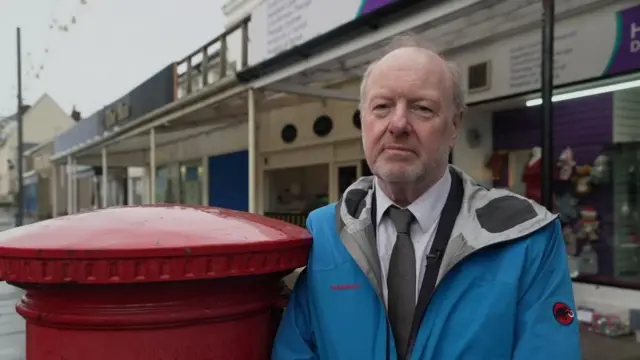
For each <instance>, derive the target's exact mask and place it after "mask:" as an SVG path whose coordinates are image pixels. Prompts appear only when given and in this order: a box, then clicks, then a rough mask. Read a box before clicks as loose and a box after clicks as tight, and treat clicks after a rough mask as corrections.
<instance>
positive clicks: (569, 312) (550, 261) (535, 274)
mask: <svg viewBox="0 0 640 360" xmlns="http://www.w3.org/2000/svg"><path fill="white" fill-rule="evenodd" d="M530 244H531V245H530V247H529V248H528V249H527V250H528V251H527V257H526V260H525V264H523V266H524V269H526V270H524V272H523V275H522V278H521V280H520V289H519V302H518V311H517V315H516V317H517V318H516V327H515V344H514V345H515V346H514V352H513V358H512V359H513V360H534V359H536V360H537V359H549V360H552V359H562V360H580V359H582V356H581V350H580V330H579V325H578V319H577V315H576V314H575V304H574V299H573V289H572V283H571V278H570V276H569V265H568V261H567V253H566V249H565V244H564V238H563V236H562V233H561V229H560V224H559V222H558V221H554V222H553V223H552V224H550V225H548V226H546V227H545V228H544V229H542V230H540V231H538V232H537V233H536V234H534V235H532V238H531V239H530Z"/></svg>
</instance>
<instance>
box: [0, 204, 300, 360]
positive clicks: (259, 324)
mask: <svg viewBox="0 0 640 360" xmlns="http://www.w3.org/2000/svg"><path fill="white" fill-rule="evenodd" d="M131 209H134V208H119V209H109V210H104V211H98V212H94V213H88V214H81V215H74V216H69V217H66V219H65V220H62V221H61V220H60V219H53V220H49V221H53V222H55V221H58V223H49V224H47V222H46V221H45V222H42V223H38V224H34V225H30V226H32V228H31V229H21V230H20V231H16V232H14V234H13V235H14V236H12V234H11V231H9V232H8V235H7V234H0V279H2V280H7V281H9V282H10V283H12V284H14V285H16V286H18V287H21V288H24V289H25V290H26V294H25V295H24V297H23V298H22V300H21V301H20V302H19V303H18V304H17V306H16V309H17V311H18V312H19V313H20V315H22V316H23V317H24V318H25V319H26V320H27V359H28V360H45V359H61V358H64V359H67V360H103V359H104V360H107V359H109V360H110V359H119V360H130V359H131V360H133V359H150V360H151V359H154V360H162V359H180V360H182V359H185V360H186V359H190V360H206V359H238V360H267V359H268V358H269V352H270V348H271V342H272V338H273V334H274V329H275V319H276V315H277V313H278V311H279V309H278V308H277V306H278V305H279V304H280V295H281V293H280V287H279V284H280V279H281V278H282V276H283V275H284V274H286V273H289V272H290V271H292V270H293V269H295V268H297V267H300V266H304V265H305V264H306V261H307V257H308V251H309V246H310V235H309V234H308V232H306V230H303V229H300V228H297V227H293V226H291V225H288V224H285V223H281V222H279V221H276V220H272V219H266V218H262V217H259V216H256V215H247V214H244V213H236V212H229V211H222V210H219V209H217V210H215V211H213V210H210V209H200V208H186V209H185V208H176V207H171V208H166V207H162V206H150V207H147V208H146V209H145V210H146V211H144V212H140V211H137V210H136V211H130V210H131ZM135 209H138V210H140V209H141V208H135ZM172 209H173V210H172ZM177 209H181V211H182V212H178V211H179V210H177ZM185 211H186V212H185ZM174 212H178V213H177V214H174ZM91 214H93V215H91ZM98 215H102V216H101V218H107V219H108V218H109V215H110V216H112V217H114V218H122V217H127V218H129V220H128V221H129V223H130V224H129V225H135V224H140V221H141V220H144V221H143V222H144V223H146V224H150V223H153V221H154V220H157V219H166V217H167V216H174V215H175V216H177V217H184V216H187V218H191V220H192V222H191V224H193V221H196V222H198V221H205V220H207V219H208V218H207V217H203V216H204V215H207V216H209V217H215V218H216V221H215V222H214V224H212V223H211V222H209V226H205V225H202V224H201V225H197V226H193V225H191V226H190V225H189V224H188V223H185V225H180V226H177V225H176V226H173V231H171V232H169V233H167V232H166V231H165V232H164V235H159V234H156V233H155V231H150V232H148V231H147V232H146V233H145V234H144V236H147V237H149V236H150V237H151V238H150V239H149V240H147V241H141V240H140V239H139V238H138V239H137V240H136V241H137V243H138V245H132V244H130V243H128V242H126V241H125V242H124V243H123V242H122V241H123V240H120V241H119V242H117V243H118V246H119V248H118V249H116V250H114V249H111V251H104V249H99V247H100V246H101V245H102V244H103V243H105V242H110V241H111V240H108V241H107V240H105V239H114V237H113V236H114V235H113V234H114V233H113V232H111V235H107V236H106V238H105V239H103V240H102V242H101V241H94V243H93V245H91V243H89V242H86V243H85V242H77V241H76V242H74V241H70V242H69V241H67V242H63V244H61V246H60V247H57V248H53V246H52V245H51V244H48V245H47V246H48V247H49V248H46V249H43V248H42V246H38V245H42V241H43V238H42V236H43V235H44V234H46V233H47V230H49V232H51V231H53V232H54V233H55V232H56V231H58V232H60V231H61V229H67V228H69V226H71V225H73V224H76V223H79V222H83V220H84V223H85V225H86V224H87V222H89V223H90V222H91V221H94V220H96V219H94V218H97V216H98ZM160 215H162V216H160ZM136 217H137V219H136ZM238 219H240V220H241V221H238ZM208 220H209V221H210V220H211V219H208ZM165 221H166V220H165ZM101 222H103V221H101ZM178 223H180V222H176V223H174V225H175V224H178ZM167 226H168V227H171V226H170V225H167V224H165V225H164V226H158V229H156V230H161V231H162V230H167ZM225 226H231V227H232V228H233V229H234V231H224V232H222V231H220V229H221V228H223V229H224V228H225ZM243 226H244V227H247V229H244V231H243V229H242V227H243ZM80 228H81V229H80V231H76V234H75V236H76V237H77V238H82V237H83V235H87V234H84V233H83V231H82V226H80ZM89 228H91V227H89ZM194 228H195V231H194ZM91 229H92V233H95V228H91ZM104 229H105V231H107V232H108V231H109V226H108V222H106V223H105V225H104ZM113 230H114V228H113V227H111V231H113ZM121 230H122V229H120V230H118V231H116V232H115V234H120V235H122V232H121ZM147 230H149V229H147ZM204 230H208V231H209V234H208V235H207V234H205V233H203V234H201V236H202V238H201V239H199V240H195V241H194V236H195V235H197V234H199V233H200V232H203V231H204ZM131 231H132V235H135V234H136V233H137V235H142V234H141V233H140V229H139V228H138V229H137V230H131ZM145 231H146V230H145ZM145 231H142V232H145ZM69 234H71V232H69ZM154 234H155V235H156V236H155V237H154V236H153V235H154ZM171 235H172V236H174V238H173V240H171V241H170V240H168V239H170V237H169V236H171ZM216 235H217V237H216V238H215V240H213V238H210V237H211V236H216ZM247 235H251V236H252V237H247ZM70 236H73V235H70ZM180 237H186V238H189V239H190V240H191V241H192V243H189V242H188V241H185V242H184V246H181V247H177V246H174V245H175V243H176V242H177V241H176V240H175V238H180ZM25 239H26V240H25ZM93 239H94V240H95V236H94V237H93ZM231 239H237V241H236V242H234V241H231ZM67 240H70V239H67ZM140 242H141V243H142V245H139V243H140ZM208 242H211V244H210V245H209V244H208ZM20 243H22V245H23V246H22V247H19V244H20ZM71 243H73V245H72V244H71ZM79 244H82V245H79ZM149 244H150V246H147V245H149ZM156 245H157V246H156ZM154 247H160V248H161V251H153V248H154ZM25 255H31V256H25Z"/></svg>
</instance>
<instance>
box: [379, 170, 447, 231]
mask: <svg viewBox="0 0 640 360" xmlns="http://www.w3.org/2000/svg"><path fill="white" fill-rule="evenodd" d="M374 184H375V196H376V209H377V210H376V226H379V225H380V221H381V220H382V216H383V215H384V213H385V212H386V211H387V208H389V207H390V206H392V205H395V204H394V203H393V201H391V199H389V197H388V196H387V194H385V193H384V192H383V191H382V189H381V188H380V185H379V184H378V178H377V177H376V178H375V181H374ZM450 188H451V174H450V173H449V171H448V170H447V171H445V173H444V176H443V177H441V178H440V180H438V182H437V183H435V185H433V186H432V187H431V188H429V190H427V191H425V192H424V194H422V195H420V197H419V198H417V199H416V201H414V202H413V203H411V205H409V206H407V209H409V210H410V211H411V213H412V214H413V216H415V217H416V220H418V224H419V225H420V229H421V230H422V232H426V231H427V230H429V229H430V228H431V227H432V226H433V225H434V224H435V222H436V220H437V219H438V218H439V217H440V213H441V212H442V209H443V208H444V204H445V203H446V202H447V196H448V195H449V190H450ZM396 206H398V205H396ZM398 207H401V206H398Z"/></svg>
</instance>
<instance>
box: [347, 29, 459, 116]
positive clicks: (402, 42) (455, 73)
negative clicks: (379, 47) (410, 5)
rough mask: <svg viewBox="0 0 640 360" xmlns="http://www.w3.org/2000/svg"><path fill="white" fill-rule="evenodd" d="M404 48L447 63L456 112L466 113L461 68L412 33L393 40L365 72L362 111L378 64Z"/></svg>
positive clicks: (361, 89) (362, 86) (361, 98)
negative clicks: (412, 49)
mask: <svg viewBox="0 0 640 360" xmlns="http://www.w3.org/2000/svg"><path fill="white" fill-rule="evenodd" d="M402 48H418V49H422V50H426V51H429V52H431V53H433V54H435V55H437V56H438V57H440V58H441V59H442V60H444V61H445V63H446V67H447V72H448V73H449V76H450V78H451V88H452V90H453V106H454V110H455V112H456V113H458V114H459V113H462V112H464V111H465V110H466V105H465V91H464V85H463V84H462V72H461V71H460V68H459V67H458V65H456V64H455V63H454V62H452V61H448V60H447V59H445V58H444V56H442V54H441V53H440V52H439V51H438V50H437V49H436V48H435V47H433V46H432V45H431V44H430V43H428V42H426V41H424V39H423V38H421V37H420V36H418V35H415V34H410V33H409V34H404V35H398V36H395V37H394V38H393V39H391V41H390V42H389V44H388V45H387V46H386V47H385V51H384V53H383V55H382V56H381V57H379V58H378V59H376V60H375V61H373V62H372V63H371V64H369V66H368V67H367V70H366V71H365V72H364V75H363V76H362V82H361V83H360V105H359V107H360V110H361V111H362V107H363V105H364V104H363V101H364V97H365V93H366V91H367V82H368V81H369V77H370V76H371V73H372V72H373V69H374V67H375V66H376V64H378V62H380V60H381V59H382V58H383V57H384V56H386V55H388V54H389V53H391V52H392V51H394V50H398V49H402Z"/></svg>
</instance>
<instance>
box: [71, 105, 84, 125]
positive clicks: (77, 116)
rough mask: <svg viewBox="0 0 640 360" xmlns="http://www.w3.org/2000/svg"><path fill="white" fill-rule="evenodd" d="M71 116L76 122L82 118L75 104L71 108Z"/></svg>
mask: <svg viewBox="0 0 640 360" xmlns="http://www.w3.org/2000/svg"><path fill="white" fill-rule="evenodd" d="M71 118H72V119H73V120H75V121H76V122H78V121H80V120H81V119H82V114H80V111H78V110H76V106H75V105H73V110H71Z"/></svg>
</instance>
